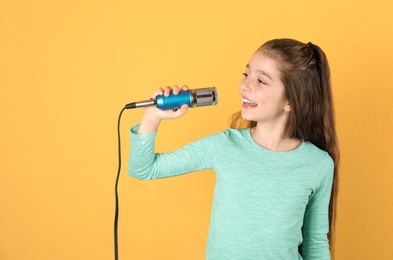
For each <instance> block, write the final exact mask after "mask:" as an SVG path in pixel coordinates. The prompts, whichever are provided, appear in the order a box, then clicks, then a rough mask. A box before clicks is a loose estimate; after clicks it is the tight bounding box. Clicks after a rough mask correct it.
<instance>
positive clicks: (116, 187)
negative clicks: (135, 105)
mask: <svg viewBox="0 0 393 260" xmlns="http://www.w3.org/2000/svg"><path fill="white" fill-rule="evenodd" d="M125 109H127V108H126V107H124V108H123V109H122V110H121V111H120V114H119V118H118V120H117V148H118V150H117V153H118V159H119V164H118V170H117V175H116V182H115V220H114V250H115V260H118V259H119V249H118V248H119V238H118V235H119V234H118V229H119V193H118V186H119V179H120V171H121V142H120V119H121V116H122V114H123V112H124V110H125Z"/></svg>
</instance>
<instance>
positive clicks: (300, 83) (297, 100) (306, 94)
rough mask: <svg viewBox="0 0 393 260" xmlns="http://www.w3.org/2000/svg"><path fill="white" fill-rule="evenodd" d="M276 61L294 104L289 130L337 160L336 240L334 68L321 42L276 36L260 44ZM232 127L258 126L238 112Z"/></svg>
mask: <svg viewBox="0 0 393 260" xmlns="http://www.w3.org/2000/svg"><path fill="white" fill-rule="evenodd" d="M257 52H262V53H263V54H265V55H267V56H268V57H270V58H271V59H273V60H275V61H276V65H277V68H278V70H279V71H280V76H281V81H282V82H283V83H284V86H285V93H284V95H285V98H286V100H288V103H289V104H290V106H291V111H290V113H289V117H288V122H287V126H286V129H285V134H286V135H287V136H289V137H295V138H299V139H302V140H305V141H309V142H311V143H313V144H314V145H315V146H317V147H319V148H320V149H322V150H325V151H326V152H328V153H329V155H330V156H331V157H332V159H333V161H334V165H335V167H334V177H333V187H332V193H331V198H330V205H329V222H330V223H329V224H330V225H329V229H330V230H329V240H330V241H331V244H332V240H333V232H332V231H333V228H334V221H335V208H336V198H337V186H338V173H337V165H338V161H339V149H338V141H337V135H336V130H335V120H334V109H333V98H332V90H331V84H330V69H329V64H328V61H327V58H326V55H325V53H324V52H323V51H322V49H321V48H319V47H318V46H317V45H315V44H312V43H311V42H310V43H307V44H304V43H301V42H299V41H296V40H293V39H275V40H271V41H268V42H266V43H265V44H263V45H262V46H261V47H259V48H258V50H257ZM230 120H231V123H230V126H231V127H232V128H249V127H255V126H256V122H254V121H247V120H245V119H243V118H242V117H241V113H240V112H238V113H236V114H234V115H233V116H232V117H231V119H230Z"/></svg>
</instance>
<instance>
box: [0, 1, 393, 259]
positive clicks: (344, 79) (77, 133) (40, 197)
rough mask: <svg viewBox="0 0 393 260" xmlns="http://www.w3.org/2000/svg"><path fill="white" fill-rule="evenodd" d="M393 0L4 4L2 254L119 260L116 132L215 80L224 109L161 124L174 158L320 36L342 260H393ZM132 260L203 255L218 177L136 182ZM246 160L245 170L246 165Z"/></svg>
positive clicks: (129, 229)
mask: <svg viewBox="0 0 393 260" xmlns="http://www.w3.org/2000/svg"><path fill="white" fill-rule="evenodd" d="M392 14H393V1H391V0H381V1H364V0H356V1H354V0H350V1H342V0H331V1H311V0H305V1H291V0H286V1H266V0H265V1H260V0H258V1H255V0H251V1H232V2H231V1H229V2H228V1H211V0H199V1H184V0H181V1H180V0H168V1H158V0H156V1H109V0H107V1H103V0H94V1H93V0H91V1H86V0H67V1H65V0H61V1H49V0H36V1H22V0H0V86H1V94H0V118H1V128H0V131H1V132H0V133H1V134H0V152H1V154H0V158H1V159H0V160H1V161H0V162H1V163H0V173H1V174H0V210H1V213H0V259H2V260H11V259H12V260H19V259H23V260H25V259H30V260H35V259H37V260H38V259H113V217H114V183H115V177H116V171H117V136H116V125H117V119H118V115H119V112H120V110H121V109H122V108H123V107H124V105H125V104H126V103H129V102H133V101H139V100H145V99H147V98H148V97H150V95H151V93H152V91H153V90H154V89H156V88H157V87H163V86H166V85H174V84H178V85H182V84H188V85H189V86H190V88H201V87H208V86H216V87H217V88H218V93H219V98H220V102H219V105H218V106H216V107H207V108H197V109H193V110H190V111H189V113H188V114H187V115H186V116H185V117H183V118H181V119H179V120H171V121H166V122H164V123H163V124H162V127H161V131H160V132H159V135H158V141H157V149H158V150H159V151H167V150H171V149H174V148H177V147H180V146H182V145H184V144H185V143H187V142H190V141H193V140H195V139H198V138H200V137H202V136H204V135H206V134H210V133H214V132H217V131H221V130H223V129H224V128H226V127H227V126H228V124H227V119H228V117H229V115H230V114H232V113H233V112H235V111H237V110H239V109H240V99H239V96H238V91H237V87H238V83H239V82H240V80H241V77H242V75H241V73H242V72H243V70H244V67H245V65H246V64H247V62H248V59H249V57H250V56H251V54H252V53H253V52H254V50H255V49H256V48H257V47H259V45H260V44H262V43H264V42H265V41H267V40H270V39H272V38H282V37H290V38H295V39H298V40H301V41H304V42H308V41H312V42H313V43H315V44H318V45H319V46H320V47H322V49H324V50H325V52H326V54H327V56H328V58H329V61H330V66H331V71H332V82H333V88H334V89H333V91H334V98H335V108H336V117H337V130H338V135H339V141H340V146H341V155H342V156H341V165H340V192H339V201H338V219H337V232H336V239H337V244H336V259H357V260H358V259H393V247H392V241H393V224H392V221H393V196H392V195H393V194H392V193H393V192H392V186H393V153H392V148H391V146H392V139H393V138H392V137H393V131H392V126H393V105H392V102H393V91H392V86H393V70H392V62H393V33H392V25H393V18H392ZM141 114H142V110H141V109H139V110H138V109H137V110H126V111H125V113H124V114H123V117H122V121H121V136H122V141H121V143H122V155H123V169H122V175H121V178H120V185H119V192H120V223H119V239H120V245H119V250H120V257H121V258H122V259H141V260H143V259H191V260H194V259H203V257H204V249H205V239H206V235H207V228H208V224H209V216H210V207H211V200H212V196H213V187H214V182H215V177H214V173H213V172H210V171H205V172H199V173H193V174H189V175H186V176H181V177H178V178H172V179H165V180H156V181H151V182H143V181H138V180H135V179H133V178H131V177H129V176H128V175H127V172H126V166H125V165H126V163H127V156H128V145H129V128H130V127H131V126H132V125H134V124H136V123H138V122H139V120H140V117H141ZM240 163H241V162H240Z"/></svg>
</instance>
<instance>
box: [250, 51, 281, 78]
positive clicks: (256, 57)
mask: <svg viewBox="0 0 393 260" xmlns="http://www.w3.org/2000/svg"><path fill="white" fill-rule="evenodd" d="M247 68H248V69H250V70H252V71H261V72H263V73H265V74H268V75H270V76H271V77H272V78H273V80H274V78H279V76H280V72H279V70H278V68H277V63H276V61H275V60H273V59H272V58H270V57H269V56H267V55H266V54H264V53H262V52H260V51H257V52H255V53H254V54H253V55H252V56H251V59H250V61H249V63H248V64H247Z"/></svg>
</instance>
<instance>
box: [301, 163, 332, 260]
mask: <svg viewBox="0 0 393 260" xmlns="http://www.w3.org/2000/svg"><path fill="white" fill-rule="evenodd" d="M333 172H334V163H333V160H332V159H331V158H330V157H328V158H327V160H326V162H325V164H324V166H323V167H322V169H321V170H320V173H319V179H318V186H317V188H316V190H315V191H314V193H313V194H312V195H311V198H310V200H309V203H308V205H307V207H306V212H305V215H304V223H303V244H302V256H303V258H304V259H305V260H307V259H318V260H322V259H330V251H329V241H328V238H327V234H328V232H329V201H330V194H331V189H332V182H333Z"/></svg>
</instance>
